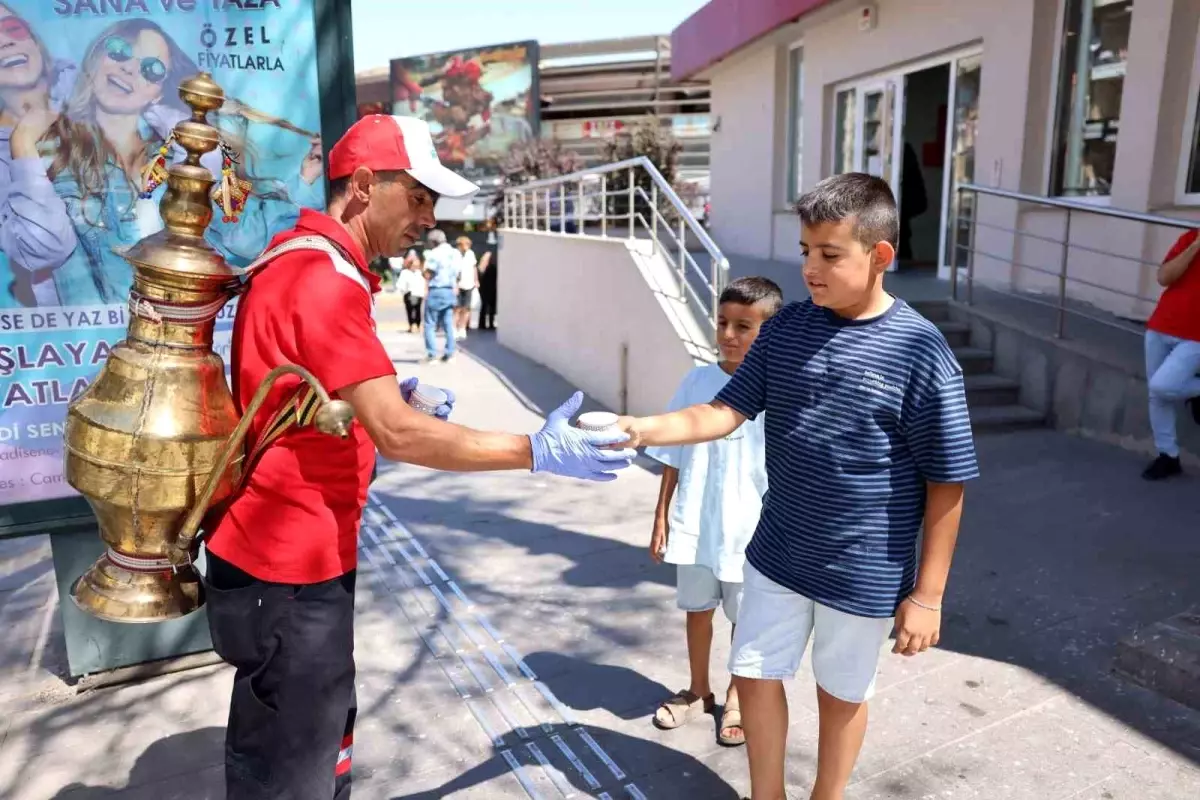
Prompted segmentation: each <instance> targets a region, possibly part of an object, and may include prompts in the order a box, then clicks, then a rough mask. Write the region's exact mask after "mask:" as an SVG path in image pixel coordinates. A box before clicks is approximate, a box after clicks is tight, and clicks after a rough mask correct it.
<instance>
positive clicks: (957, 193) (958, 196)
mask: <svg viewBox="0 0 1200 800" xmlns="http://www.w3.org/2000/svg"><path fill="white" fill-rule="evenodd" d="M962 196H963V192H962V189H960V188H958V187H957V186H956V187H954V194H953V195H951V197H950V202H952V203H953V204H954V207H953V211H952V213H951V214H950V230H949V231H947V232H946V238H947V239H948V240H949V241H950V299H951V300H955V301H957V300H958V226H959V219H958V214H959V212H960V211H961V210H962Z"/></svg>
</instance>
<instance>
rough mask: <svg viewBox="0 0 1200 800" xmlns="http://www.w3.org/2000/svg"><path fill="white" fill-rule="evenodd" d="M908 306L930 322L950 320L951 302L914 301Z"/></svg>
mask: <svg viewBox="0 0 1200 800" xmlns="http://www.w3.org/2000/svg"><path fill="white" fill-rule="evenodd" d="M908 304H909V305H910V306H912V307H913V309H914V310H915V311H916V312H917V313H918V314H920V315H921V316H922V317H924V318H925V319H927V320H929V321H930V322H945V321H947V320H949V319H950V301H949V300H912V301H909V303H908Z"/></svg>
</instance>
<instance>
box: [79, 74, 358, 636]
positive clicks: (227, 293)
mask: <svg viewBox="0 0 1200 800" xmlns="http://www.w3.org/2000/svg"><path fill="white" fill-rule="evenodd" d="M179 96H180V97H181V98H182V99H183V101H184V102H185V103H187V105H188V106H189V107H190V108H191V109H192V117H191V119H188V120H184V121H183V122H180V123H179V124H178V125H177V126H176V127H175V131H174V135H173V137H172V138H173V141H174V142H175V143H176V144H178V145H179V146H180V147H182V148H183V150H184V151H186V153H187V157H186V159H185V160H184V161H182V162H181V163H178V164H174V165H172V166H171V167H170V169H169V170H167V171H166V172H167V174H166V175H165V176H164V177H166V183H167V190H166V192H165V194H164V196H163V199H162V202H161V203H160V206H159V209H160V213H161V215H162V219H163V222H164V224H165V228H164V229H163V230H162V231H160V232H158V233H156V234H154V235H152V236H149V237H147V238H145V239H142V240H141V241H140V242H138V243H137V244H136V245H134V246H133V247H132V248H131V249H130V250H129V251H128V252H127V253H126V254H125V258H126V259H127V260H128V261H129V262H130V263H131V264H132V266H133V272H134V279H133V288H132V290H131V291H130V295H129V324H128V329H127V333H126V338H125V339H124V340H122V341H121V342H120V343H118V344H117V345H115V346H114V347H113V348H112V350H111V352H110V353H109V356H108V358H107V360H106V361H105V363H104V366H103V367H102V368H101V370H100V372H99V374H98V375H97V376H96V378H95V380H93V381H92V383H91V384H90V385H89V386H88V388H87V389H86V390H85V391H84V392H83V393H82V394H81V395H80V396H79V397H78V398H77V399H76V400H75V401H74V402H72V403H71V404H70V405H69V406H68V410H67V421H66V427H65V432H64V458H65V476H66V480H67V482H68V483H69V484H70V485H71V486H72V487H73V488H75V489H76V490H77V491H79V492H80V494H82V495H83V496H84V497H85V498H87V501H88V503H89V504H90V505H91V507H92V510H93V511H94V512H95V514H96V519H97V521H98V522H99V527H100V537H101V538H102V539H103V540H104V543H105V544H106V545H107V551H106V552H105V554H104V555H103V556H101V557H100V559H99V560H98V561H96V563H95V564H94V565H93V566H92V568H91V569H89V570H88V571H87V572H86V573H85V574H84V575H83V576H82V577H80V578H79V579H78V580H77V581H76V582H75V584H74V585H73V587H72V590H71V595H72V598H73V599H74V601H75V603H76V604H77V605H78V606H79V607H80V608H81V609H83V610H84V611H86V612H88V613H89V614H92V615H94V616H97V617H99V618H101V619H105V620H109V621H113V622H161V621H163V620H167V619H172V618H175V617H180V616H183V615H185V614H188V613H190V612H192V611H195V610H196V609H197V608H199V607H200V606H201V604H203V602H204V599H203V592H202V591H201V587H200V581H199V576H198V575H197V573H196V571H195V569H194V568H193V566H192V564H191V561H190V558H189V556H188V553H189V552H190V550H191V545H192V543H193V541H194V539H195V537H196V533H197V530H198V528H199V527H200V524H201V520H202V519H203V517H204V515H205V512H206V511H208V510H209V509H210V508H212V507H213V506H214V505H216V504H220V503H221V502H223V501H225V500H227V499H229V498H230V496H231V495H232V494H233V492H234V490H235V489H236V488H237V487H238V485H239V484H240V482H241V480H242V479H243V477H244V473H245V472H246V470H247V469H248V468H249V466H250V465H248V464H247V461H248V460H250V461H252V460H253V458H252V457H251V458H250V459H247V458H246V455H245V454H244V453H243V452H242V447H243V439H244V436H245V433H246V429H247V427H248V425H249V423H250V421H251V420H252V419H253V417H254V414H255V412H256V411H257V410H258V408H259V407H260V406H261V405H262V403H263V401H264V400H265V398H266V396H267V392H268V390H269V389H270V387H271V385H272V384H273V383H274V380H275V379H276V378H278V377H280V376H281V375H283V374H288V373H290V374H294V375H299V376H300V377H301V379H302V381H303V383H302V384H301V387H302V390H304V391H302V392H298V393H297V395H296V397H295V398H294V401H293V404H292V405H291V406H290V407H289V408H288V409H286V410H287V411H288V412H289V414H290V416H289V415H277V416H276V418H275V420H273V423H272V425H271V426H270V427H272V428H275V427H278V426H276V425H275V424H274V423H275V422H278V421H280V420H281V419H282V421H283V426H282V427H284V428H286V426H287V425H288V424H293V425H303V424H308V423H309V422H311V423H312V424H314V425H315V426H316V427H317V428H318V429H319V430H321V431H322V432H324V433H329V434H333V435H337V436H341V437H343V438H344V437H346V436H347V435H348V434H349V426H350V423H351V421H352V418H353V417H352V412H351V410H350V407H349V405H348V404H346V403H344V402H343V401H340V400H333V401H331V400H330V399H329V395H328V394H327V393H326V392H325V390H324V389H323V388H322V387H321V386H320V385H319V384H318V383H317V382H316V380H315V379H314V378H313V377H312V376H311V375H310V374H309V373H307V372H306V371H305V370H304V369H302V368H300V367H298V366H295V365H285V366H283V367H280V368H278V369H276V370H274V371H273V372H272V373H271V374H270V375H269V376H268V377H267V379H266V380H264V382H263V384H262V385H261V386H260V387H259V388H258V391H257V392H256V394H255V396H254V399H253V401H252V402H251V403H250V406H249V407H248V408H247V409H246V413H245V416H244V417H243V418H242V419H241V420H239V418H238V413H237V409H236V407H235V404H234V400H233V396H232V394H231V393H230V389H229V386H228V384H227V383H226V380H225V365H224V362H223V360H222V359H221V357H220V356H219V355H217V354H216V353H215V352H214V351H213V331H214V328H215V325H216V318H217V315H218V313H219V312H220V310H221V309H222V308H223V307H224V306H225V305H226V303H227V302H228V301H229V300H230V299H231V298H232V297H233V296H234V295H235V294H237V293H238V292H239V291H240V290H241V287H242V286H243V282H242V276H243V271H242V270H239V269H237V268H235V267H232V266H230V265H229V264H228V263H226V261H225V259H224V258H223V257H222V256H221V255H220V254H219V253H218V252H216V251H215V250H214V249H213V248H212V247H211V246H210V245H209V244H208V242H206V241H205V239H204V232H205V230H206V229H207V227H208V224H209V223H210V222H211V221H212V216H213V201H214V199H215V200H217V201H218V202H222V201H223V202H222V204H223V205H224V207H225V211H226V214H229V200H230V198H229V194H228V183H227V182H226V183H223V184H222V186H221V187H218V188H217V189H216V190H215V191H214V186H215V185H216V184H217V180H216V179H215V177H214V176H213V175H212V173H211V172H209V171H208V169H206V168H205V167H203V166H201V164H200V157H201V156H202V155H204V154H205V153H209V152H212V151H214V150H216V149H217V148H219V147H221V140H220V135H219V132H218V130H217V129H216V128H215V127H213V126H211V125H209V124H208V122H207V114H208V112H210V111H215V110H217V109H219V108H220V107H221V106H222V105H223V104H224V101H225V95H224V92H223V91H222V90H221V87H220V86H218V85H217V84H216V83H215V82H214V81H213V80H212V78H211V77H210V76H209V75H208V74H207V73H201V74H200V75H198V76H196V77H193V78H190V79H188V80H185V81H183V82H182V83H181V84H180V86H179ZM160 152H162V153H165V152H166V146H165V145H164V149H163V150H162V151H160ZM226 180H228V179H226ZM222 192H225V194H224V196H222ZM251 270H253V267H251ZM301 403H303V405H304V408H300V405H301ZM285 417H286V418H285Z"/></svg>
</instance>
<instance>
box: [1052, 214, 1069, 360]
mask: <svg viewBox="0 0 1200 800" xmlns="http://www.w3.org/2000/svg"><path fill="white" fill-rule="evenodd" d="M1070 255H1071V209H1069V208H1068V209H1067V225H1066V230H1065V231H1064V232H1063V248H1062V259H1061V263H1060V264H1059V267H1058V329H1057V332H1056V333H1055V334H1054V335H1055V336H1057V337H1058V338H1059V339H1061V338H1063V333H1064V331H1065V329H1066V325H1067V261H1069V260H1070Z"/></svg>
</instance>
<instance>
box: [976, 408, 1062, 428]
mask: <svg viewBox="0 0 1200 800" xmlns="http://www.w3.org/2000/svg"><path fill="white" fill-rule="evenodd" d="M970 413H971V427H972V428H974V430H975V432H976V433H980V432H987V433H995V432H999V431H1015V430H1022V429H1025V428H1041V427H1044V426H1045V424H1046V415H1045V414H1043V413H1042V412H1040V411H1034V410H1033V409H1032V408H1026V407H1025V406H1018V405H1009V406H972V407H971V408H970Z"/></svg>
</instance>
